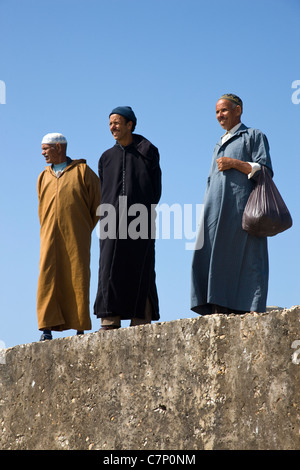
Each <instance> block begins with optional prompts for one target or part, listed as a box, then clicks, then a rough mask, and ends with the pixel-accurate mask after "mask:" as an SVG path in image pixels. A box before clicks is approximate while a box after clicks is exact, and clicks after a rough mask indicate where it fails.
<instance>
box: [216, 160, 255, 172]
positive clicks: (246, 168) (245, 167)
mask: <svg viewBox="0 0 300 470" xmlns="http://www.w3.org/2000/svg"><path fill="white" fill-rule="evenodd" d="M217 165H218V169H219V171H225V170H230V169H231V168H234V169H235V170H238V171H240V172H241V173H244V174H245V175H248V174H249V173H251V170H252V167H251V165H250V163H248V162H243V161H241V160H237V159H236V158H229V157H220V158H218V159H217Z"/></svg>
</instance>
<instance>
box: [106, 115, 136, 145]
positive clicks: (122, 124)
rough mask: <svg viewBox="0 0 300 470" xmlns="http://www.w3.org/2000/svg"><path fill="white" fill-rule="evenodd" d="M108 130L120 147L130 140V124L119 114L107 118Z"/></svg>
mask: <svg viewBox="0 0 300 470" xmlns="http://www.w3.org/2000/svg"><path fill="white" fill-rule="evenodd" d="M109 128H110V132H111V133H112V135H113V137H114V138H115V139H116V140H117V141H118V142H119V143H120V144H121V145H122V143H125V142H127V141H128V140H130V139H131V128H132V122H131V121H129V122H126V119H125V118H124V117H123V116H120V115H119V114H112V115H111V116H110V117H109Z"/></svg>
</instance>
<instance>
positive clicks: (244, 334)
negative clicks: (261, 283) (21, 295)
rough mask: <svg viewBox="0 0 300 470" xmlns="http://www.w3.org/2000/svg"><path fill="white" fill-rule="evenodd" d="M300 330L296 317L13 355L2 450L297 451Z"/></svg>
mask: <svg viewBox="0 0 300 470" xmlns="http://www.w3.org/2000/svg"><path fill="white" fill-rule="evenodd" d="M299 322H300V307H293V308H291V309H289V310H283V311H274V312H271V313H268V314H263V315H257V314H247V315H245V316H233V315H230V316H224V315H213V316H212V317H204V318H201V317H199V318H193V319H188V320H176V321H172V322H166V323H155V324H153V325H147V326H143V327H134V328H124V329H120V330H114V331H99V332H96V333H90V334H86V335H84V336H79V337H76V336H71V337H68V338H62V339H55V340H52V341H50V342H44V343H39V342H37V343H32V344H26V345H21V346H16V347H14V348H10V349H7V350H6V351H5V361H3V360H2V361H1V362H5V363H2V364H0V382H1V383H0V432H1V437H0V448H1V449H106V450H117V449H124V450H125V449H126V450H129V449H134V450H139V449H145V450H175V449H177V450H195V449H299V448H300V380H299V375H300V364H298V362H300V323H299ZM297 341H299V342H297ZM298 354H299V359H298Z"/></svg>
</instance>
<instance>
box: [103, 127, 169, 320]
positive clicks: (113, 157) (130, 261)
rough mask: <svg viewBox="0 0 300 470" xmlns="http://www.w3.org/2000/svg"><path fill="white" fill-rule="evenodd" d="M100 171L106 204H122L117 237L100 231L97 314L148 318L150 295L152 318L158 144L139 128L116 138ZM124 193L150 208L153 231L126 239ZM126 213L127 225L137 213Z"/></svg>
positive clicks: (155, 310) (158, 191) (130, 203)
mask: <svg viewBox="0 0 300 470" xmlns="http://www.w3.org/2000/svg"><path fill="white" fill-rule="evenodd" d="M99 177H100V186H101V205H104V204H108V205H111V206H113V207H114V208H115V209H116V238H112V237H107V238H102V239H101V237H100V262H99V277H98V278H99V280H98V291H97V295H96V300H95V304H94V314H95V315H96V316H97V317H98V318H105V317H108V316H109V317H110V316H121V319H123V320H126V319H131V318H144V315H145V305H146V299H147V297H149V299H150V302H151V305H152V312H153V314H152V320H158V319H159V303H158V295H157V288H156V275H155V240H154V238H153V236H152V235H153V233H155V230H154V228H153V224H155V220H153V211H152V208H153V205H154V206H155V205H156V204H157V203H158V202H159V199H160V196H161V169H160V165H159V152H158V149H157V148H156V147H155V146H154V145H153V144H152V143H151V142H150V141H149V140H147V139H145V138H144V137H143V136H140V135H138V134H133V142H132V143H131V144H130V145H128V146H126V147H122V146H121V145H120V144H118V143H116V144H115V145H114V146H113V147H112V148H111V149H109V150H106V151H105V152H104V153H103V154H102V156H101V158H100V160H99ZM120 197H125V198H126V203H127V208H128V209H129V208H130V207H134V205H135V204H142V205H143V206H144V207H145V208H147V213H148V224H147V226H148V235H147V237H144V238H137V239H133V238H131V237H130V236H127V237H126V238H124V239H123V238H122V236H123V235H122V234H121V235H120V234H119V229H120V219H119V204H120ZM128 214H129V211H128ZM122 217H123V215H122ZM126 217H127V220H126V227H125V228H126V229H127V228H129V226H130V224H131V222H132V221H133V220H135V217H134V216H130V215H126ZM104 218H105V217H100V224H101V223H104V220H103V219H104ZM123 228H124V226H123ZM123 231H124V230H123ZM119 235H120V236H119Z"/></svg>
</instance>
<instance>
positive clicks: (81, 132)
mask: <svg viewBox="0 0 300 470" xmlns="http://www.w3.org/2000/svg"><path fill="white" fill-rule="evenodd" d="M299 21H300V2H299V0H252V1H251V2H241V1H240V0H239V1H237V0H228V1H227V2H224V1H223V0H210V1H202V0H126V1H125V0H51V1H50V0H0V48H1V49H0V80H2V82H4V83H5V85H6V104H0V155H1V186H0V191H1V235H0V236H1V278H0V281H1V297H0V340H1V341H2V342H4V343H5V345H6V347H11V346H15V345H17V344H23V343H29V342H32V341H37V340H38V339H39V336H40V333H39V331H38V329H37V319H36V287H37V278H38V262H39V221H38V215H37V209H38V204H37V194H36V181H37V177H38V175H39V173H40V172H41V171H42V170H43V169H44V167H45V162H44V159H43V157H42V156H41V149H40V143H41V139H42V137H43V135H44V134H46V133H47V132H56V131H57V132H62V133H63V134H65V135H66V137H67V139H68V142H69V145H68V154H69V156H70V157H71V158H76V157H80V158H86V159H87V162H88V164H89V165H90V166H91V168H92V169H93V170H94V171H96V172H97V164H98V159H99V157H100V155H101V153H102V152H103V151H104V150H106V149H107V148H109V147H111V146H112V145H113V144H114V141H113V138H112V136H111V134H110V132H109V129H108V114H109V112H110V111H111V109H112V108H113V107H115V106H119V105H129V106H132V108H133V109H134V111H135V113H136V115H137V119H138V125H137V129H136V132H137V133H140V134H143V135H145V136H146V137H147V138H148V139H149V140H151V141H152V142H153V143H154V144H155V145H156V146H157V147H158V148H159V151H160V156H161V167H162V171H163V194H162V199H161V203H163V202H165V203H167V204H169V205H171V204H182V205H183V204H193V205H196V204H200V203H202V201H203V195H204V190H205V186H206V180H207V176H208V171H209V167H210V163H211V157H212V151H213V147H214V145H215V143H216V141H217V140H218V139H219V137H220V135H222V133H223V130H222V128H221V127H220V125H219V124H218V122H217V121H216V118H215V104H216V101H217V100H218V98H219V97H220V96H221V94H223V93H225V92H232V93H236V94H238V95H239V96H241V98H242V99H243V101H244V113H243V122H244V123H245V124H246V125H248V126H251V127H256V128H259V129H261V130H262V131H263V132H265V134H266V135H267V137H268V140H269V143H270V148H271V156H272V161H273V166H274V171H275V176H274V180H275V182H276V184H277V186H278V188H279V190H280V192H281V193H282V195H283V197H284V199H285V201H286V203H287V205H288V207H289V209H290V211H291V213H292V216H293V220H294V226H293V228H292V229H290V230H288V231H287V232H285V233H283V234H280V235H278V236H277V237H274V238H272V239H269V258H270V281H269V296H268V305H278V306H282V307H291V306H292V305H297V304H300V298H299V295H300V294H299V292H300V290H299V287H300V285H299V284H300V282H299V278H300V275H299V266H300V258H299V239H300V237H299V235H300V228H299V223H300V217H299V193H300V189H299V188H300V184H299V165H298V162H299V135H300V132H299V131H300V126H299V123H300V104H294V103H293V102H292V94H293V92H295V91H296V90H295V89H292V83H293V82H294V81H295V80H300V68H299V44H300V28H299ZM0 96H1V94H0ZM298 96H299V95H298ZM92 238H93V241H92V252H91V256H92V260H91V274H92V277H91V307H92V305H93V302H94V298H95V293H96V285H97V271H98V257H99V248H98V238H97V236H96V232H94V233H93V237H92ZM185 243H186V240H174V239H171V240H162V239H161V240H158V241H157V244H156V258H157V262H156V271H157V284H158V290H159V297H160V308H161V321H171V320H176V319H179V318H191V317H195V316H196V315H195V314H194V313H193V312H191V311H190V307H189V305H190V267H191V257H192V252H191V251H187V250H186V249H185ZM91 316H92V323H93V330H92V331H96V330H97V329H98V328H99V326H100V324H99V320H97V319H96V318H95V317H94V316H93V315H92V311H91ZM70 334H74V332H73V331H69V332H64V333H57V334H55V337H63V336H66V335H70Z"/></svg>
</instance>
